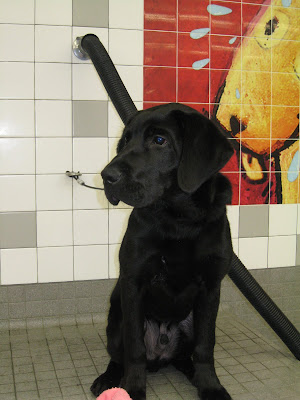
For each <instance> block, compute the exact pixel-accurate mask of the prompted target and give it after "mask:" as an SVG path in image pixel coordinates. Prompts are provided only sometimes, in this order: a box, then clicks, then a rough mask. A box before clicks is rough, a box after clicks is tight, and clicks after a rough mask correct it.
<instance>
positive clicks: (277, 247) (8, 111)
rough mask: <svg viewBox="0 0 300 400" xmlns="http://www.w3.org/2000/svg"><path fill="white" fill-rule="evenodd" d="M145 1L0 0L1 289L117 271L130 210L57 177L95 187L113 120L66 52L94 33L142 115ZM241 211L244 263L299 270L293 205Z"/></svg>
mask: <svg viewBox="0 0 300 400" xmlns="http://www.w3.org/2000/svg"><path fill="white" fill-rule="evenodd" d="M147 1H148V0H145V2H144V1H142V0H126V1H123V0H101V1H99V0H84V1H83V0H73V1H72V0H51V1H50V0H0V48H1V51H0V188H1V196H0V239H1V281H0V283H1V285H11V284H28V283H37V282H38V283H44V282H62V281H74V280H76V281H77V280H93V279H106V278H114V277H116V276H117V275H118V263H117V252H118V249H119V245H120V242H121V238H122V235H123V232H124V227H125V226H126V220H127V218H128V215H129V213H130V208H129V207H127V206H126V205H124V204H121V205H119V206H118V207H112V206H110V205H109V204H108V202H107V200H106V199H105V197H104V195H103V193H102V192H100V191H93V190H90V189H86V188H83V187H81V186H79V185H78V184H77V183H76V182H74V181H72V180H71V179H70V178H68V177H66V176H65V171H66V170H75V171H78V170H80V171H81V172H82V173H83V179H84V180H85V182H86V183H87V184H91V185H97V186H101V184H102V182H101V178H100V176H99V172H100V171H101V169H102V168H103V166H104V165H105V164H106V163H107V162H108V160H109V159H110V158H111V157H112V156H113V154H114V151H115V146H116V143H117V140H118V137H119V136H120V133H121V130H122V123H121V121H120V118H119V117H118V115H117V113H116V111H115V110H114V108H113V106H112V104H111V102H110V100H109V98H108V96H107V93H106V91H105V90H104V88H103V85H102V83H101V81H100V79H99V77H98V75H97V73H96V72H95V70H94V67H93V65H92V64H91V62H90V61H80V60H79V59H77V58H76V57H75V56H74V55H73V54H72V43H73V40H74V39H75V38H76V37H77V36H82V35H84V34H87V33H95V34H96V35H97V36H98V37H99V38H100V40H101V41H102V43H103V44H104V46H105V47H106V48H107V49H108V51H109V53H110V55H111V57H112V60H113V62H114V63H115V65H116V67H117V69H118V71H119V73H120V75H121V78H122V79H123V81H124V83H125V85H126V87H127V89H128V91H129V93H130V95H131V97H132V98H133V100H134V101H135V103H136V105H137V107H138V108H139V109H141V108H142V107H143V101H145V100H147V98H145V96H146V90H147V95H148V93H149V87H148V86H147V85H146V80H145V82H144V81H143V77H144V76H145V77H146V75H147V73H146V72H145V75H144V73H143V72H144V70H145V71H146V67H147V64H148V60H147V58H146V57H145V58H144V37H145V40H146V37H149V35H150V34H151V33H152V34H154V39H153V43H154V44H153V46H154V47H155V46H156V47H157V46H158V47H159V46H160V44H158V45H157V44H155V33H156V31H155V29H154V28H153V29H150V28H151V27H149V26H148V28H147V29H146V30H145V31H144V6H145V15H147V12H148V11H147ZM293 1H295V0H293ZM167 3H170V4H172V6H173V5H174V4H175V5H176V7H177V5H180V4H186V6H187V7H191V5H190V2H189V1H185V2H184V1H183V2H181V1H180V0H178V2H177V0H174V1H173V0H172V1H168V2H167ZM226 3H227V2H226ZM236 3H238V2H236ZM248 3H256V1H254V2H253V1H250V0H249V1H248ZM157 4H159V2H157ZM257 7H259V6H258V5H257ZM164 10H165V11H166V13H167V10H168V7H165V8H164ZM189 12H191V8H189ZM167 20H168V18H167ZM169 20H170V19H169ZM145 28H146V27H145ZM163 29H164V30H165V31H166V32H168V29H169V28H168V27H164V28H163ZM184 36H186V35H184ZM220 37H222V35H220ZM145 45H146V41H145ZM145 49H146V48H145ZM145 52H146V50H145ZM203 58H204V57H203ZM155 62H156V63H159V59H158V60H155ZM144 64H145V65H146V66H145V69H144V70H143V65H144ZM173 70H174V71H176V68H173ZM173 70H172V71H171V74H173ZM166 71H167V70H165V72H166ZM206 71H207V73H206V74H208V76H209V71H210V69H207V70H206ZM169 72H170V71H169ZM197 72H199V74H201V71H197ZM175 75H176V72H175ZM169 76H170V75H168V74H167V77H169ZM167 82H168V80H167V79H164V81H163V83H164V85H161V86H162V87H164V88H165V90H166V91H168V83H167ZM153 83H154V82H153ZM213 84H215V81H214V80H212V81H211V85H213ZM154 88H155V86H153V90H154ZM144 92H145V95H144ZM187 93H188V92H187ZM207 95H208V92H207ZM162 100H163V99H162ZM171 100H173V99H170V101H171ZM175 100H176V98H175ZM177 100H178V98H177ZM168 101H169V100H168ZM148 105H149V104H148ZM146 106H147V104H146ZM241 204H242V203H241V202H239V201H237V202H235V203H234V205H232V206H229V208H228V214H229V218H230V221H231V226H232V233H233V238H234V246H235V250H236V252H237V253H238V254H239V255H240V258H241V259H242V261H244V262H245V264H246V265H247V266H248V268H266V267H284V266H294V265H296V264H300V240H299V241H298V242H299V245H298V248H299V251H298V252H297V238H298V236H297V234H298V233H300V211H298V204H296V203H295V204H284V205H277V204H272V205H241ZM298 214H299V218H298ZM297 221H298V222H297ZM298 253H299V254H298Z"/></svg>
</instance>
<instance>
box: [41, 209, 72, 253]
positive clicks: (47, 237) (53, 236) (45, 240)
mask: <svg viewBox="0 0 300 400" xmlns="http://www.w3.org/2000/svg"><path fill="white" fill-rule="evenodd" d="M72 244H73V236H72V211H38V212H37V245H38V247H47V246H70V245H72Z"/></svg>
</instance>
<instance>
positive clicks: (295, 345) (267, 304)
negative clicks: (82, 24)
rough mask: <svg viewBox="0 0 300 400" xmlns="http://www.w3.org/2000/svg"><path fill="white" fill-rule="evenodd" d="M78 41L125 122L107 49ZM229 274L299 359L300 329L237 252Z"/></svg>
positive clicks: (124, 103) (124, 97) (92, 40)
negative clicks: (274, 300) (259, 282)
mask: <svg viewBox="0 0 300 400" xmlns="http://www.w3.org/2000/svg"><path fill="white" fill-rule="evenodd" d="M81 44H82V48H83V49H84V50H85V51H86V52H87V53H88V55H89V56H90V58H91V60H92V62H93V64H94V66H95V68H96V70H97V72H98V74H99V76H100V78H101V80H102V82H103V84H104V87H105V89H106V90H107V93H108V95H109V96H110V98H111V100H112V102H113V104H114V106H115V108H116V110H117V112H118V113H119V115H120V117H121V119H122V121H123V122H124V124H126V122H127V121H128V120H129V119H130V118H131V117H132V115H133V114H135V113H136V111H137V109H136V107H135V105H134V103H133V101H132V99H131V97H130V95H129V93H128V92H127V90H126V88H125V86H124V84H123V82H122V80H121V78H120V76H119V74H118V72H117V70H116V68H115V66H114V64H113V62H112V61H111V59H110V57H109V55H108V53H107V51H106V50H105V48H104V46H103V45H102V43H101V42H100V40H99V39H98V37H97V36H95V35H92V34H88V35H86V36H84V37H83V38H82V42H81ZM228 275H229V277H230V278H231V279H232V281H233V282H234V283H235V285H236V286H237V287H238V288H239V290H240V291H241V292H242V293H243V295H244V296H245V297H246V298H247V300H249V302H250V303H251V304H252V305H253V307H254V308H255V309H256V310H257V311H258V312H259V314H260V315H261V316H262V317H263V318H264V319H265V321H266V322H267V323H268V324H269V325H270V327H271V328H272V329H273V330H274V331H275V332H276V334H277V335H278V336H279V337H280V339H281V340H282V341H283V342H284V343H285V344H286V346H287V347H288V348H289V349H290V351H291V352H292V353H293V354H294V356H295V357H296V358H297V359H298V360H300V333H299V332H298V331H297V329H296V328H295V327H294V326H293V324H292V323H291V322H290V321H289V319H288V318H287V317H286V316H285V315H284V314H283V313H282V312H281V311H280V309H279V308H278V307H277V306H276V304H275V303H274V302H273V301H272V300H271V298H270V297H269V296H268V295H267V294H266V292H265V291H264V290H263V289H262V288H261V287H260V285H259V284H258V283H257V281H256V280H255V279H254V278H253V276H252V275H251V274H250V272H249V271H248V270H247V268H246V267H245V266H244V264H243V263H242V262H241V261H240V259H239V258H238V257H237V256H236V254H234V256H233V261H232V267H231V270H230V272H229V274H228Z"/></svg>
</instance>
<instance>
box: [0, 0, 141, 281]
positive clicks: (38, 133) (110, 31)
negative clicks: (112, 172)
mask: <svg viewBox="0 0 300 400" xmlns="http://www.w3.org/2000/svg"><path fill="white" fill-rule="evenodd" d="M87 33H94V34H96V35H97V36H98V37H99V38H100V40H101V41H102V43H103V44H104V46H105V47H106V48H107V49H108V50H109V53H110V55H111V57H112V59H113V61H114V63H115V65H116V67H117V69H118V71H119V73H120V76H121V78H122V79H123V81H124V83H125V84H126V86H127V88H128V90H129V92H130V94H131V96H132V98H133V100H134V101H135V103H136V105H137V107H138V108H142V101H143V79H142V77H143V2H142V1H139V0H135V1H134V0H131V1H126V2H124V1H120V0H101V1H94V0H85V1H82V0H73V1H72V0H0V48H1V51H0V53H1V55H0V187H1V196H0V237H1V284H2V285H6V284H22V283H24V284H25V283H36V282H39V283H42V282H59V281H73V280H92V279H105V278H113V277H116V276H117V275H118V265H117V251H118V248H119V244H120V241H121V238H122V234H123V232H124V226H125V224H126V220H127V218H128V215H129V213H130V208H129V207H127V206H126V205H124V204H122V205H120V206H119V207H118V208H116V207H109V205H108V202H107V200H106V199H105V196H104V194H103V193H102V192H100V191H96V190H91V189H87V188H83V187H82V186H79V185H78V184H77V183H76V182H75V181H72V180H71V179H70V178H68V177H67V176H66V175H65V171H66V170H75V171H81V172H82V173H83V179H84V180H85V182H86V183H87V184H90V185H93V186H100V187H101V185H102V180H101V177H100V175H99V172H100V171H101V170H102V168H103V167H104V166H105V165H106V163H107V162H108V160H109V159H110V158H111V157H112V156H113V154H114V149H115V146H116V142H117V140H118V137H119V136H120V134H121V131H122V123H121V120H120V118H119V116H118V115H117V113H116V111H115V110H114V108H113V106H112V104H111V102H110V101H109V99H108V96H107V93H106V91H105V89H104V87H103V85H102V83H101V81H100V79H99V77H98V75H97V73H96V72H95V70H94V67H93V65H92V63H91V62H90V61H80V60H79V59H77V58H76V57H75V56H74V55H73V53H72V43H73V41H74V40H75V38H76V37H77V36H82V35H85V34H87Z"/></svg>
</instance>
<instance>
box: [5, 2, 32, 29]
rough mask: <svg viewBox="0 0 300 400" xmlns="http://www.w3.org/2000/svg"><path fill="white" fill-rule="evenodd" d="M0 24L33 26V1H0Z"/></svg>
mask: <svg viewBox="0 0 300 400" xmlns="http://www.w3.org/2000/svg"><path fill="white" fill-rule="evenodd" d="M0 23H8V24H34V0H0Z"/></svg>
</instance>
